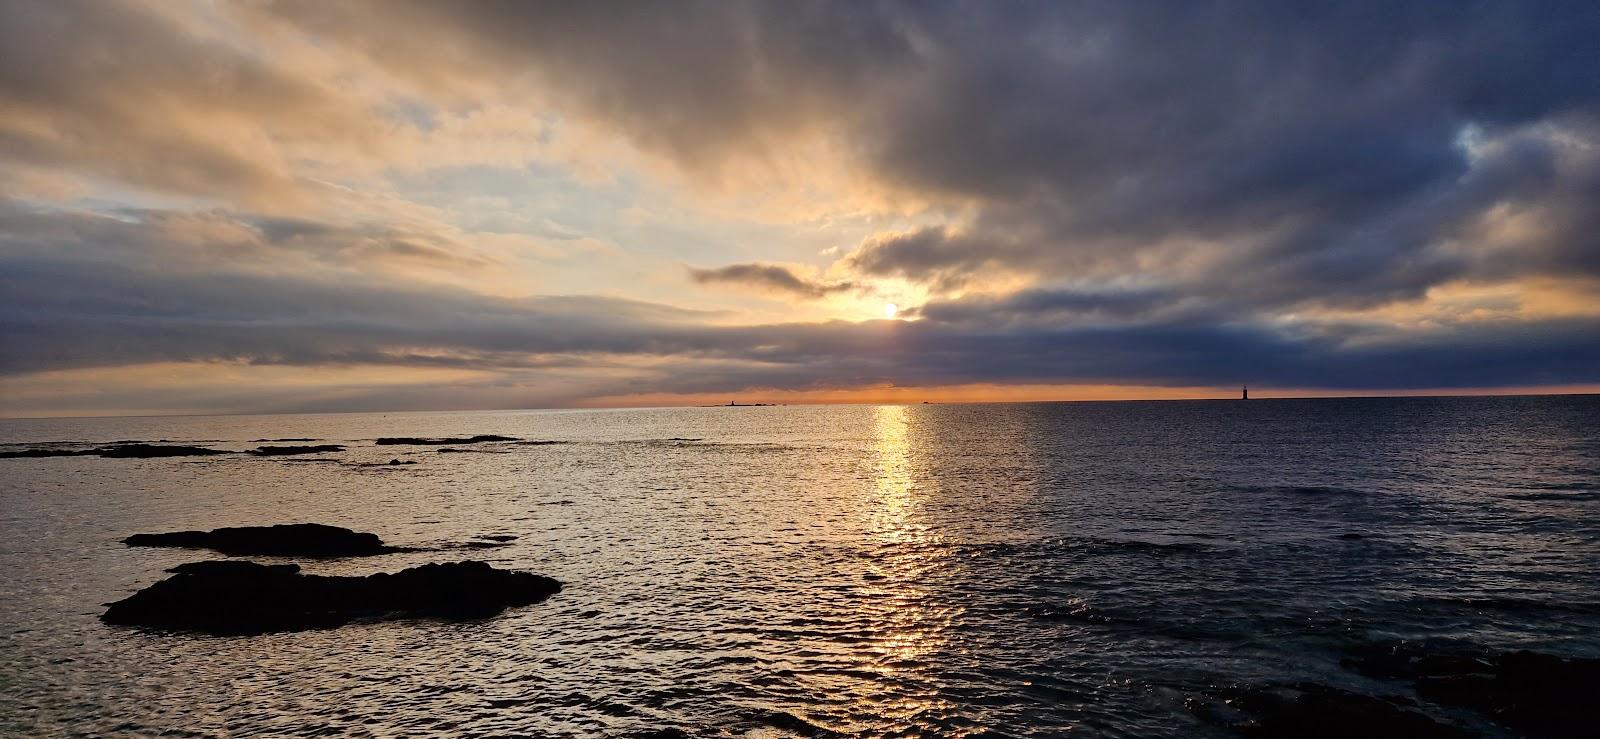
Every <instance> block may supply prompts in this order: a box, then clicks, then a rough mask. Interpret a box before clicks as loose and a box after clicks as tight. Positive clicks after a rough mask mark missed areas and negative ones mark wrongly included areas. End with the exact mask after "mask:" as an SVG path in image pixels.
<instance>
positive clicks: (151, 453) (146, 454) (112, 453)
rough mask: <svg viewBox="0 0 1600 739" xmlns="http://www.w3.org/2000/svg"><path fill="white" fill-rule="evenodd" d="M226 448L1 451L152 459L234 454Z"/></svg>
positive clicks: (125, 445) (134, 445)
mask: <svg viewBox="0 0 1600 739" xmlns="http://www.w3.org/2000/svg"><path fill="white" fill-rule="evenodd" d="M232 453H233V452H230V451H227V450H224V449H207V448H206V447H200V446H185V445H182V444H146V443H144V442H119V443H115V444H110V445H107V446H100V447H94V448H92V449H67V448H62V447H35V448H30V449H16V450H8V451H0V459H17V458H29V457H111V458H115V459H152V458H157V457H204V456H210V455H213V454H232Z"/></svg>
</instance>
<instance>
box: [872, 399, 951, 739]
mask: <svg viewBox="0 0 1600 739" xmlns="http://www.w3.org/2000/svg"><path fill="white" fill-rule="evenodd" d="M912 415H913V414H910V413H908V412H907V410H906V407H905V406H900V405H884V406H878V407H877V408H876V409H875V410H874V432H875V447H876V449H875V452H876V456H875V468H874V470H873V478H872V485H871V487H870V489H868V490H867V495H868V496H869V500H868V501H867V505H866V506H864V507H863V510H864V512H865V514H866V518H867V520H866V526H867V531H868V534H869V536H870V537H871V539H872V540H874V541H875V542H876V543H877V545H878V546H877V549H878V555H879V556H878V557H877V558H876V560H875V567H874V568H873V569H874V572H873V574H874V575H875V576H876V578H877V579H873V580H870V581H869V582H868V583H867V585H866V586H865V587H864V588H863V591H864V597H863V598H862V603H863V607H864V608H866V609H869V610H871V611H872V617H871V618H870V619H868V620H869V621H870V622H871V623H872V624H874V629H873V633H872V634H871V638H870V639H869V640H868V642H867V648H866V651H865V653H864V655H863V657H864V658H865V659H866V660H867V664H864V665H862V668H863V669H864V670H865V671H868V672H872V673H876V674H878V675H879V676H880V679H881V681H882V682H883V683H885V684H887V685H890V686H893V687H892V688H890V689H888V690H886V691H884V693H883V694H882V695H883V701H882V703H880V704H879V705H878V706H877V707H876V708H877V711H878V712H880V713H881V715H882V717H883V718H886V719H890V720H891V721H916V720H918V719H922V720H930V719H931V720H934V721H937V717H938V715H940V714H944V713H947V712H951V711H953V710H955V708H956V707H955V706H954V705H953V704H951V703H950V702H949V701H946V700H941V699H939V698H937V697H936V696H938V695H939V692H940V691H939V690H938V685H937V680H936V678H935V677H934V675H936V674H937V671H936V670H935V669H934V668H935V667H936V664H937V660H938V652H939V651H940V650H941V649H943V648H945V647H946V644H947V641H948V638H947V637H948V633H947V631H948V629H949V626H950V624H951V621H952V620H953V619H954V618H955V617H956V615H957V613H956V609H954V608H950V607H947V606H935V605H933V604H934V603H935V602H936V599H935V598H934V597H933V596H934V592H933V590H932V588H930V587H929V583H928V579H929V577H930V576H933V575H935V574H936V573H937V572H938V571H939V570H940V569H941V568H943V567H946V566H948V565H949V562H948V552H947V551H946V550H945V549H944V548H943V547H942V546H941V545H942V541H941V536H940V535H939V533H938V531H937V530H936V529H934V528H932V527H930V526H929V525H928V524H927V523H926V519H925V518H924V516H923V513H924V511H923V508H924V505H925V503H926V502H927V498H926V496H928V495H931V494H935V493H936V492H937V491H936V490H934V489H930V488H928V487H927V486H926V481H925V480H923V479H919V478H918V476H917V473H916V472H917V456H918V451H919V450H918V449H917V443H916V437H915V435H914V433H913V430H912V427H911V424H912V423H913V418H912Z"/></svg>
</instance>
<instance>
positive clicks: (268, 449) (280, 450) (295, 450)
mask: <svg viewBox="0 0 1600 739" xmlns="http://www.w3.org/2000/svg"><path fill="white" fill-rule="evenodd" d="M342 451H344V447H343V446H340V445H338V444H312V445H309V446H263V447H257V448H255V449H253V450H251V452H250V453H251V454H255V455H257V456H262V457H270V456H273V455H278V454H322V453H323V452H342Z"/></svg>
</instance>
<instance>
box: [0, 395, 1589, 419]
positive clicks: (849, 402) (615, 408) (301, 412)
mask: <svg viewBox="0 0 1600 739" xmlns="http://www.w3.org/2000/svg"><path fill="white" fill-rule="evenodd" d="M1473 390H1474V389H1467V390H1466V391H1464V392H1456V393H1451V392H1437V391H1422V392H1418V393H1385V392H1381V391H1379V392H1375V393H1370V394H1365V395H1362V394H1352V395H1268V396H1251V397H1250V398H1249V399H1241V398H1240V397H1239V396H1236V395H1233V396H1226V397H1220V396H1219V397H1215V398H1050V399H1032V400H1011V399H997V400H922V401H918V400H909V401H877V402H873V401H866V400H833V401H827V400H814V401H808V402H796V403H784V402H765V401H761V400H755V401H751V402H748V403H744V402H741V403H738V404H737V405H728V404H726V403H721V404H709V405H708V404H705V403H685V404H682V405H597V406H543V407H520V408H434V409H387V410H365V411H358V410H345V411H339V410H327V411H304V410H283V411H270V410H269V411H239V412H224V413H127V414H111V415H54V416H9V415H4V414H0V421H47V420H56V419H82V420H94V419H104V418H236V417H240V416H322V415H328V416H333V415H372V414H388V413H396V414H400V413H407V414H409V413H419V414H420V413H520V412H531V411H629V410H635V411H645V410H666V409H680V408H730V407H732V408H758V407H765V408H776V407H797V408H799V407H816V406H835V405H864V406H889V405H908V406H916V405H1025V404H1042V403H1206V402H1228V401H1232V402H1239V403H1249V402H1255V401H1258V400H1261V401H1266V400H1363V399H1426V398H1544V397H1567V396H1600V390H1573V391H1567V392H1561V391H1549V392H1516V391H1513V392H1504V393H1501V392H1493V391H1489V392H1474V391H1473Z"/></svg>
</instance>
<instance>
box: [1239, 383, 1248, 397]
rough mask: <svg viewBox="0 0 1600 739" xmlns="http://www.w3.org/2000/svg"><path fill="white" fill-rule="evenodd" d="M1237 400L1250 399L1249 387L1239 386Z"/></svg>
mask: <svg viewBox="0 0 1600 739" xmlns="http://www.w3.org/2000/svg"><path fill="white" fill-rule="evenodd" d="M1239 399H1240V400H1249V399H1250V386H1249V385H1240V386H1239Z"/></svg>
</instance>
